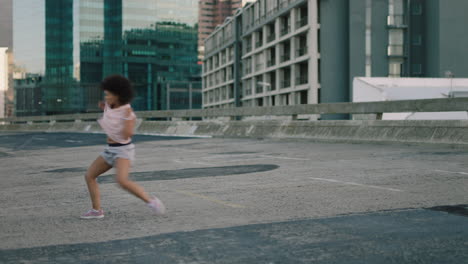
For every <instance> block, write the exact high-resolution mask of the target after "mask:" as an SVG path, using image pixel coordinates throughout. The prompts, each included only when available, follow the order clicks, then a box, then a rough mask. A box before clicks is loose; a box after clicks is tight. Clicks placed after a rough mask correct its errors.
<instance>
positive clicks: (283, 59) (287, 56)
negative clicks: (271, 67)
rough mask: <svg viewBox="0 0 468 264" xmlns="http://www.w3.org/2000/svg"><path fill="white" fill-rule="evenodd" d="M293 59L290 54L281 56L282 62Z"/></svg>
mask: <svg viewBox="0 0 468 264" xmlns="http://www.w3.org/2000/svg"><path fill="white" fill-rule="evenodd" d="M290 59H291V56H290V55H289V54H286V55H282V56H281V62H285V61H288V60H290Z"/></svg>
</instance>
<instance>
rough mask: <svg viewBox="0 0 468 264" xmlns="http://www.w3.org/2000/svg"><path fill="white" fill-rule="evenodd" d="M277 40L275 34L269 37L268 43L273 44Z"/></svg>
mask: <svg viewBox="0 0 468 264" xmlns="http://www.w3.org/2000/svg"><path fill="white" fill-rule="evenodd" d="M275 38H276V35H275V34H271V35H269V36H268V37H267V42H272V41H273V40H275Z"/></svg>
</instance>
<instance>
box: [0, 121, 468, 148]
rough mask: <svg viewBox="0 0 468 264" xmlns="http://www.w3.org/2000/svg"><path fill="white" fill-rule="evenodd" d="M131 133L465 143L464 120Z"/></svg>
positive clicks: (170, 127)
mask: <svg viewBox="0 0 468 264" xmlns="http://www.w3.org/2000/svg"><path fill="white" fill-rule="evenodd" d="M0 131H6V132H9V131H15V132H20V131H23V132H83V133H102V130H101V129H100V127H99V125H98V124H97V122H64V123H60V122H56V123H54V122H51V123H32V124H10V125H2V126H0ZM137 134H153V135H172V136H211V137H242V138H278V139H281V138H289V139H292V138H294V139H311V140H320V141H332V142H333V141H340V142H343V141H346V142H396V143H426V144H451V145H466V146H468V120H398V121H397V120H395V121H381V120H339V121H338V120H337V121H291V120H263V121H260V120H257V121H143V122H141V124H140V125H139V127H138V130H137Z"/></svg>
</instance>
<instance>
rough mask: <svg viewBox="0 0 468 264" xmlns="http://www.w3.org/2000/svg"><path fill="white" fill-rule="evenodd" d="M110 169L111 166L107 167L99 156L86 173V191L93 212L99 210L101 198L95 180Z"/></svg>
mask: <svg viewBox="0 0 468 264" xmlns="http://www.w3.org/2000/svg"><path fill="white" fill-rule="evenodd" d="M111 168H112V166H111V165H109V164H108V163H107V162H106V161H105V160H104V158H103V157H101V156H99V157H98V158H97V159H96V160H95V161H94V162H93V163H92V164H91V166H89V168H88V171H87V172H86V175H85V179H86V184H87V185H88V191H89V195H90V196H91V202H92V205H93V209H94V210H101V197H100V194H99V186H98V183H97V181H96V179H97V177H99V175H101V174H103V173H104V172H106V171H108V170H109V169H111Z"/></svg>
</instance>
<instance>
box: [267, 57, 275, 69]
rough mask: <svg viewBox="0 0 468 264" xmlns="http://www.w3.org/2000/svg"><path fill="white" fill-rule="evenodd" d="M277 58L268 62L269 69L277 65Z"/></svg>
mask: <svg viewBox="0 0 468 264" xmlns="http://www.w3.org/2000/svg"><path fill="white" fill-rule="evenodd" d="M275 61H276V60H275V58H272V59H270V60H268V61H267V67H272V66H274V65H275V64H276V63H275Z"/></svg>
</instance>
